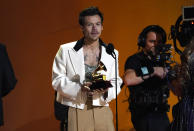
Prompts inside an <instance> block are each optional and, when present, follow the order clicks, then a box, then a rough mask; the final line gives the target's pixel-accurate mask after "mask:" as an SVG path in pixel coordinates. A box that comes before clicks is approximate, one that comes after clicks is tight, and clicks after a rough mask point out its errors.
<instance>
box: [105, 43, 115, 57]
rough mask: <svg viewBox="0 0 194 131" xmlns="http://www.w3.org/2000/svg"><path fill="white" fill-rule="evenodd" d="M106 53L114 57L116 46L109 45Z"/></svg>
mask: <svg viewBox="0 0 194 131" xmlns="http://www.w3.org/2000/svg"><path fill="white" fill-rule="evenodd" d="M106 52H107V53H108V54H109V55H112V54H113V52H114V46H113V44H112V43H109V44H108V45H107V46H106Z"/></svg>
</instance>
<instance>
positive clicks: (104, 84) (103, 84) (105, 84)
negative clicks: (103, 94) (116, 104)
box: [90, 80, 113, 90]
mask: <svg viewBox="0 0 194 131" xmlns="http://www.w3.org/2000/svg"><path fill="white" fill-rule="evenodd" d="M110 87H113V86H112V84H111V83H110V81H104V80H97V81H94V82H92V85H91V86H90V89H91V90H96V89H104V90H105V89H107V88H110Z"/></svg>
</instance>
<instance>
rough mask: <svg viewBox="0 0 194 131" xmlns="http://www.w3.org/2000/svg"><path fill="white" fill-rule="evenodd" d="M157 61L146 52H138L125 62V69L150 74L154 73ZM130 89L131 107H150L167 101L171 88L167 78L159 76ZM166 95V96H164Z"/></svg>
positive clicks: (138, 74) (140, 73)
mask: <svg viewBox="0 0 194 131" xmlns="http://www.w3.org/2000/svg"><path fill="white" fill-rule="evenodd" d="M156 66H157V63H156V62H155V61H152V60H151V59H149V58H148V56H147V55H145V54H144V52H139V53H136V54H134V55H132V56H130V57H129V58H128V59H127V61H126V63H125V71H126V70H127V69H133V70H134V71H135V73H136V75H137V76H142V75H150V74H152V73H153V71H154V69H153V67H156ZM128 88H129V90H130V99H129V101H130V107H131V109H132V108H133V105H134V106H135V107H138V106H139V107H140V108H142V107H146V108H147V107H150V106H153V105H154V106H158V105H161V104H164V103H165V104H166V103H167V98H168V96H169V89H168V86H167V80H166V78H165V79H160V78H159V77H157V76H153V77H150V78H148V79H146V80H144V82H142V83H140V84H138V85H135V86H129V87H128ZM164 97H165V98H164Z"/></svg>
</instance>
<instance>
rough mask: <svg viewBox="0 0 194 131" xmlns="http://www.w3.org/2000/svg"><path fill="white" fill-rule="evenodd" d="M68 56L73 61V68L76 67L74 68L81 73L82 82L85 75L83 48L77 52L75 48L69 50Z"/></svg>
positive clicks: (77, 72)
mask: <svg viewBox="0 0 194 131" xmlns="http://www.w3.org/2000/svg"><path fill="white" fill-rule="evenodd" d="M68 57H69V59H70V62H71V63H72V68H74V69H73V70H74V71H75V73H76V74H79V75H80V82H82V81H83V80H84V77H85V67H84V55H83V48H80V49H79V50H78V51H77V52H76V51H75V50H74V49H72V50H68Z"/></svg>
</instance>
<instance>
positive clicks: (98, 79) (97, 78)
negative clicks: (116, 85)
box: [90, 61, 112, 90]
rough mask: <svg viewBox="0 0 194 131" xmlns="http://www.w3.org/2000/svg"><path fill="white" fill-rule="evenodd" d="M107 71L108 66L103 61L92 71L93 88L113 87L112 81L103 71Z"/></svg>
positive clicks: (91, 87)
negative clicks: (107, 78) (108, 79)
mask: <svg viewBox="0 0 194 131" xmlns="http://www.w3.org/2000/svg"><path fill="white" fill-rule="evenodd" d="M103 71H104V72H106V71H107V69H106V66H105V65H104V63H102V62H101V61H100V62H99V64H98V67H97V68H96V69H95V71H94V72H93V73H92V79H93V81H92V85H91V86H90V89H91V90H95V89H100V88H104V89H105V88H108V87H112V84H111V83H110V81H107V80H106V75H105V74H103V73H101V72H103Z"/></svg>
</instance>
